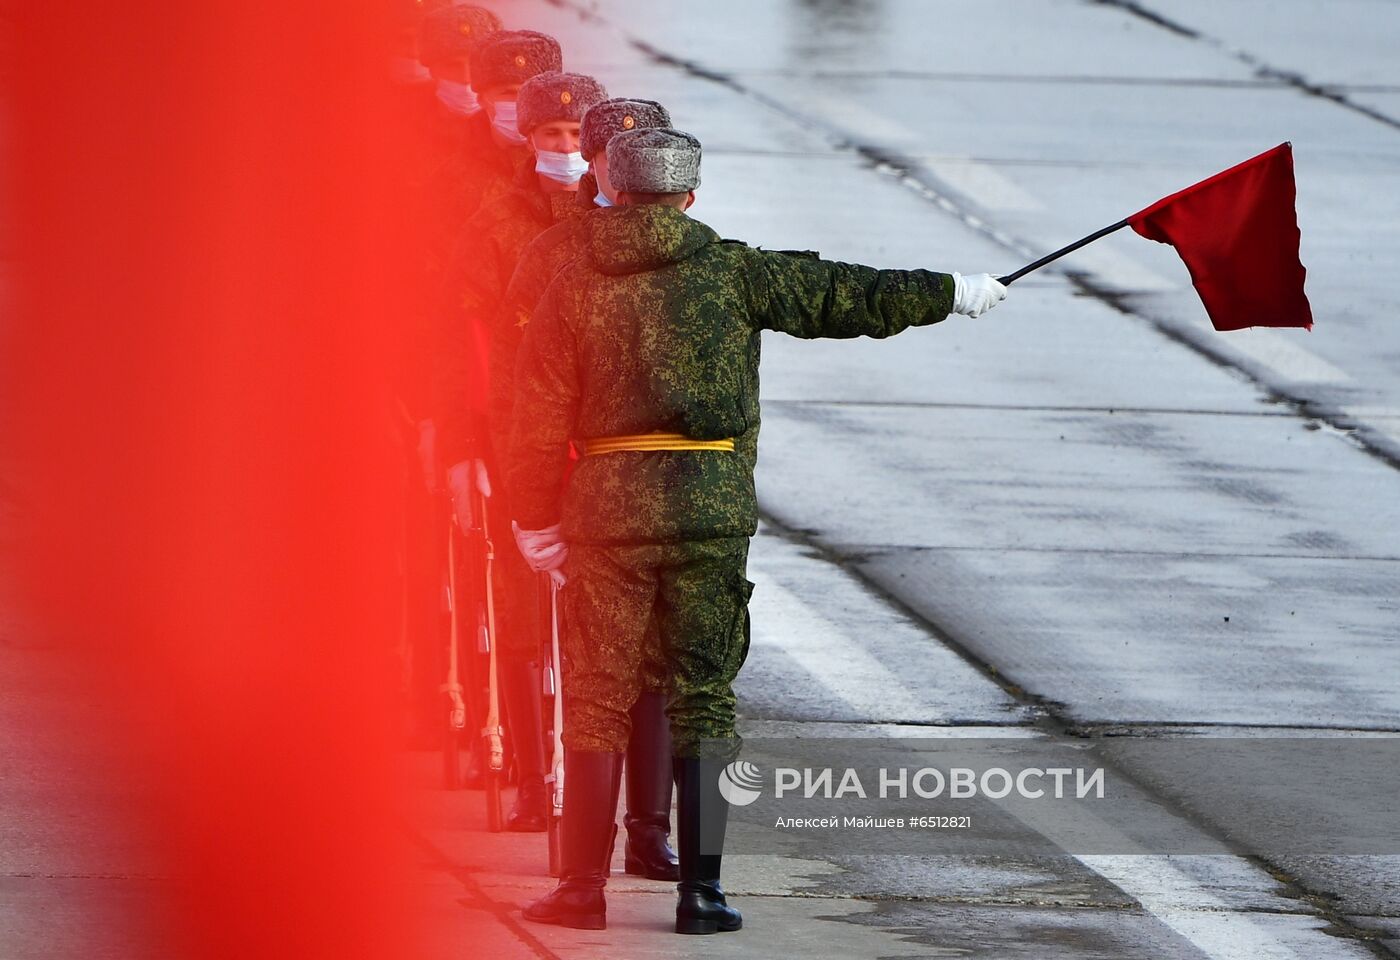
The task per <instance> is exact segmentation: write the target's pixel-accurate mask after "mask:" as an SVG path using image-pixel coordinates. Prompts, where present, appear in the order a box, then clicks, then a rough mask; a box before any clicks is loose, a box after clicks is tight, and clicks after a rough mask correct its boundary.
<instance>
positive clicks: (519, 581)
mask: <svg viewBox="0 0 1400 960" xmlns="http://www.w3.org/2000/svg"><path fill="white" fill-rule="evenodd" d="M487 509H489V510H490V511H491V523H492V526H491V540H492V543H493V544H494V545H495V547H496V562H495V564H494V565H493V568H492V577H491V585H492V590H493V595H492V602H493V603H494V605H495V610H496V643H497V646H496V650H497V652H498V653H499V654H500V656H501V658H502V659H503V660H505V661H507V662H510V663H517V662H523V661H539V660H540V658H541V656H542V655H543V648H544V646H545V645H547V644H548V643H549V623H548V621H547V620H545V619H543V617H544V616H547V614H544V613H543V612H542V608H541V603H540V591H541V590H543V589H546V584H547V583H548V581H547V580H542V577H541V575H540V574H538V573H535V571H533V570H531V569H530V567H529V564H527V563H526V562H525V558H524V556H522V555H521V553H520V550H519V548H517V547H516V545H515V535H514V533H513V532H512V531H511V528H510V523H509V522H507V521H505V520H502V519H499V518H501V517H506V516H509V513H507V512H505V511H507V510H508V509H509V504H508V503H507V501H506V499H505V498H504V497H501V496H500V495H498V494H495V493H493V494H492V497H491V500H490V502H489V504H488V507H487ZM544 609H547V608H544ZM656 630H657V625H656V622H655V621H654V620H653V621H652V622H650V623H649V624H648V625H647V641H646V643H644V644H643V648H644V651H645V653H644V656H643V659H642V668H641V678H640V683H641V689H642V690H644V691H646V692H647V693H664V692H666V688H667V672H666V666H665V660H664V659H663V658H662V656H661V648H660V644H659V643H658V642H657V637H656ZM564 642H565V641H564V639H563V638H562V637H561V638H560V643H561V644H562V643H564Z"/></svg>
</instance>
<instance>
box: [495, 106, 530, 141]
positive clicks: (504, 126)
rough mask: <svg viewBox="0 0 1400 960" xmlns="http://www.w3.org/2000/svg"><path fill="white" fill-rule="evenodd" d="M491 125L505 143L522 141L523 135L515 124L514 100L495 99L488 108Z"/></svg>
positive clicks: (523, 139)
mask: <svg viewBox="0 0 1400 960" xmlns="http://www.w3.org/2000/svg"><path fill="white" fill-rule="evenodd" d="M490 112H491V126H493V127H495V128H496V132H497V133H499V134H500V135H501V139H502V140H504V141H506V143H524V142H525V137H524V135H523V134H521V132H520V129H519V128H518V127H517V126H516V125H515V123H516V116H515V101H514V100H497V101H496V102H495V103H494V104H492V106H491V108H490Z"/></svg>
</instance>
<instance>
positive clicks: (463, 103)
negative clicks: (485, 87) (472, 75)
mask: <svg viewBox="0 0 1400 960" xmlns="http://www.w3.org/2000/svg"><path fill="white" fill-rule="evenodd" d="M437 98H438V100H439V101H441V102H442V105H443V106H444V107H446V108H447V109H448V111H449V112H451V113H455V114H456V115H457V116H459V117H472V116H475V115H476V114H477V113H478V112H479V111H480V110H481V103H480V102H479V101H478V100H477V98H476V91H475V90H473V89H472V88H471V84H467V83H458V82H457V81H455V80H439V81H438V82H437Z"/></svg>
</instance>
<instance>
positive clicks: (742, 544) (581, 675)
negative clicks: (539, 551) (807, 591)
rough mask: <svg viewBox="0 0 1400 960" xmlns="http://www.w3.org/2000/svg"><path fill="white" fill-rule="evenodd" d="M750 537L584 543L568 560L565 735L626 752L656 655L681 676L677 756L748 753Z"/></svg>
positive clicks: (675, 697)
mask: <svg viewBox="0 0 1400 960" xmlns="http://www.w3.org/2000/svg"><path fill="white" fill-rule="evenodd" d="M748 551H749V540H748V538H747V537H735V538H723V539H716V540H694V541H688V542H683V543H669V544H647V545H640V546H597V545H590V544H577V543H576V544H573V545H571V546H570V550H569V559H568V562H567V564H566V566H565V573H566V575H567V576H568V583H567V584H566V585H565V587H564V590H563V593H562V597H563V600H564V607H565V612H566V623H567V630H566V632H565V636H564V640H563V643H564V671H563V672H564V745H565V747H567V748H569V749H574V750H589V751H602V752H609V753H620V752H622V751H624V750H626V748H627V740H628V734H629V731H630V726H629V724H630V718H629V716H628V711H630V710H631V708H632V705H633V703H634V702H635V701H636V699H637V695H638V693H639V692H640V691H641V690H643V689H646V684H647V682H649V681H647V680H645V679H644V678H645V677H646V675H647V673H648V670H649V664H652V663H655V664H658V665H659V666H660V668H661V672H662V675H663V677H664V679H665V680H666V681H668V682H669V694H670V697H669V701H668V704H667V707H666V715H667V717H668V718H669V719H670V722H671V739H672V751H673V753H675V755H677V756H682V757H696V756H725V757H727V758H732V757H733V756H737V754H738V749H739V737H738V735H737V734H736V733H735V730H734V706H735V697H734V690H733V683H734V678H735V677H736V676H737V675H738V673H739V668H740V667H741V666H743V663H744V658H745V657H746V656H747V655H748V652H749V612H748V603H749V597H750V596H751V594H752V593H753V584H752V583H750V582H749V580H748V579H747V578H746V577H745V576H744V572H745V569H746V566H747V562H748Z"/></svg>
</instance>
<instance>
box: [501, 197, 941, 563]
mask: <svg viewBox="0 0 1400 960" xmlns="http://www.w3.org/2000/svg"><path fill="white" fill-rule="evenodd" d="M585 230H586V233H587V237H586V250H585V253H584V255H583V256H581V257H580V258H578V259H577V260H575V261H574V262H573V263H572V264H571V265H569V266H567V267H566V268H564V270H563V271H562V272H560V274H559V275H558V276H557V277H556V278H555V279H554V280H553V282H552V283H551V284H550V285H549V288H548V289H547V290H546V291H545V294H544V296H543V297H542V298H541V300H540V303H539V304H538V306H537V307H536V308H535V312H534V316H533V317H532V319H531V321H530V323H529V325H528V326H527V327H526V328H525V336H524V340H523V343H522V345H521V349H520V356H519V362H518V365H517V368H516V374H515V376H516V392H515V419H514V426H513V429H512V431H511V437H510V447H509V449H510V455H509V457H508V463H509V465H508V472H507V475H506V480H507V485H508V487H509V489H510V492H511V495H512V497H513V498H514V501H515V516H514V519H515V520H517V521H519V523H520V525H521V527H522V528H524V529H527V530H537V529H540V528H542V527H546V526H549V525H550V524H553V523H555V522H556V521H559V520H560V519H561V518H562V521H563V524H564V531H563V532H564V537H565V539H567V540H571V541H577V542H586V543H600V544H620V543H668V542H675V541H682V540H703V539H710V538H715V537H739V536H752V535H753V534H754V533H755V532H756V530H757V525H758V507H757V501H756V498H755V496H754V483H753V470H754V465H755V462H756V459H757V449H758V428H759V409H758V360H759V342H760V336H759V332H760V331H762V330H776V331H779V332H781V333H786V334H789V335H791V336H794V337H802V338H808V339H811V338H816V337H836V338H849V337H860V336H866V337H888V336H893V335H894V334H896V333H899V332H900V331H902V330H904V329H906V328H908V327H911V326H923V325H926V324H931V323H937V322H938V321H940V320H942V319H944V317H946V316H947V315H948V311H949V310H950V308H951V306H952V300H953V280H952V277H950V276H949V275H947V274H943V273H933V272H931V271H927V270H876V269H875V268H873V267H863V266H857V265H853V264H845V263H835V262H831V261H826V260H820V259H817V258H816V257H815V256H814V255H811V254H791V253H779V252H768V251H762V250H756V249H753V248H751V247H748V246H745V245H744V244H742V243H738V242H735V241H729V240H721V239H720V238H719V236H718V235H717V234H716V233H715V232H714V231H713V230H711V229H710V228H709V227H707V226H705V225H704V224H703V223H700V222H698V221H696V220H692V219H691V218H690V217H688V216H686V215H685V214H684V213H681V212H680V211H678V210H675V209H673V208H670V207H663V206H640V207H621V208H613V209H607V210H599V211H595V212H593V213H590V214H588V216H587V217H586V219H585ZM653 431H662V432H667V433H679V434H684V435H685V436H687V437H690V438H692V439H696V440H719V439H725V438H734V439H735V441H736V445H735V451H734V452H733V453H727V452H722V451H709V450H706V451H695V452H678V451H657V452H646V453H642V452H636V451H624V452H619V453H605V454H599V455H596V456H588V457H584V458H583V459H582V460H581V461H580V462H579V464H578V467H577V469H576V470H575V471H574V473H573V475H572V477H571V478H570V480H569V484H568V488H567V490H564V489H563V477H564V473H565V470H566V467H567V464H568V459H569V450H568V447H569V441H570V440H572V439H580V440H587V439H590V438H603V437H611V436H618V435H624V434H644V433H650V432H653ZM561 491H562V493H561Z"/></svg>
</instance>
